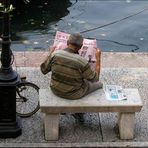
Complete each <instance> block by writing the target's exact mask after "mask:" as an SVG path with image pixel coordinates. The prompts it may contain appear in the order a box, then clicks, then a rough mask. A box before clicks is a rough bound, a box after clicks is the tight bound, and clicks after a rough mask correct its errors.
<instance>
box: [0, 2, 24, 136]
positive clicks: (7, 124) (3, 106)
mask: <svg viewBox="0 0 148 148" xmlns="http://www.w3.org/2000/svg"><path fill="white" fill-rule="evenodd" d="M3 6H4V9H5V10H7V9H8V8H9V7H10V4H9V0H3ZM5 10H4V12H3V28H2V32H3V34H2V52H1V68H0V137H1V138H11V137H12V138H14V137H17V136H19V135H20V134H21V128H20V126H19V122H18V119H17V116H16V85H17V84H18V83H19V82H20V77H19V75H18V74H17V73H16V72H15V71H14V70H13V69H12V66H11V55H12V51H11V49H10V44H11V41H10V22H9V19H10V18H9V12H7V11H5Z"/></svg>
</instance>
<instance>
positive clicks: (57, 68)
mask: <svg viewBox="0 0 148 148" xmlns="http://www.w3.org/2000/svg"><path fill="white" fill-rule="evenodd" d="M82 44H83V37H82V36H81V35H80V34H79V33H74V34H71V35H70V37H69V39H68V41H67V45H68V47H67V48H66V49H64V50H56V51H54V49H55V48H50V49H49V55H48V56H47V58H46V59H45V61H44V62H43V63H42V64H41V66H40V68H41V72H42V73H43V74H47V73H48V72H50V71H51V82H50V87H51V90H52V91H53V93H54V94H55V95H57V96H59V97H62V98H65V99H71V100H73V99H80V98H81V97H83V96H85V95H87V94H89V93H91V92H93V91H95V90H97V89H99V88H102V83H101V82H99V74H100V56H101V51H100V50H99V49H98V48H97V49H96V60H97V62H96V68H95V70H92V69H91V67H90V65H89V63H88V61H87V60H86V59H84V58H83V57H81V56H80V55H79V54H78V51H79V49H80V48H81V47H82ZM75 117H78V118H79V119H80V120H81V121H82V120H83V118H82V117H83V114H82V113H78V114H75Z"/></svg>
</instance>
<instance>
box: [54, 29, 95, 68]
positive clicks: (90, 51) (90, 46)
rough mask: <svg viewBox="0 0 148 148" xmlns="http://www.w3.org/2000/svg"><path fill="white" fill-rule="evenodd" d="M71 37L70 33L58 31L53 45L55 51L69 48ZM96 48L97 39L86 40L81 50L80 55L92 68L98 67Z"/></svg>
mask: <svg viewBox="0 0 148 148" xmlns="http://www.w3.org/2000/svg"><path fill="white" fill-rule="evenodd" d="M69 36H70V34H68V33H65V32H60V31H57V32H56V35H55V39H54V43H53V46H54V47H55V50H59V49H65V48H67V40H68V38H69ZM96 48H97V41H96V39H84V40H83V46H82V48H81V49H80V50H79V55H80V56H82V57H84V58H85V59H86V60H87V61H88V62H89V63H90V65H91V67H92V68H95V65H96V56H95V53H96Z"/></svg>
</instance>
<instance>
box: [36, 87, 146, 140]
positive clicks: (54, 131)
mask: <svg viewBox="0 0 148 148" xmlns="http://www.w3.org/2000/svg"><path fill="white" fill-rule="evenodd" d="M125 93H126V95H127V100H122V101H109V100H107V99H106V96H105V93H104V91H103V89H100V90H97V91H95V92H93V93H91V94H89V95H87V96H85V97H83V98H82V99H79V100H67V99H63V98H60V97H57V96H55V95H54V94H53V93H52V91H51V90H50V88H49V89H40V90H39V98H40V109H41V112H43V113H45V117H44V130H45V139H46V140H58V137H59V115H60V113H85V112H118V113H119V117H118V126H119V133H120V138H121V139H133V137H134V117H135V112H138V111H140V110H141V108H142V106H143V104H142V100H141V98H140V95H139V93H138V89H135V88H130V89H125Z"/></svg>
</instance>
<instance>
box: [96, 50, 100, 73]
mask: <svg viewBox="0 0 148 148" xmlns="http://www.w3.org/2000/svg"><path fill="white" fill-rule="evenodd" d="M100 60H101V50H100V49H99V48H96V72H97V74H98V76H99V75H100V64H101V62H100Z"/></svg>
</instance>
